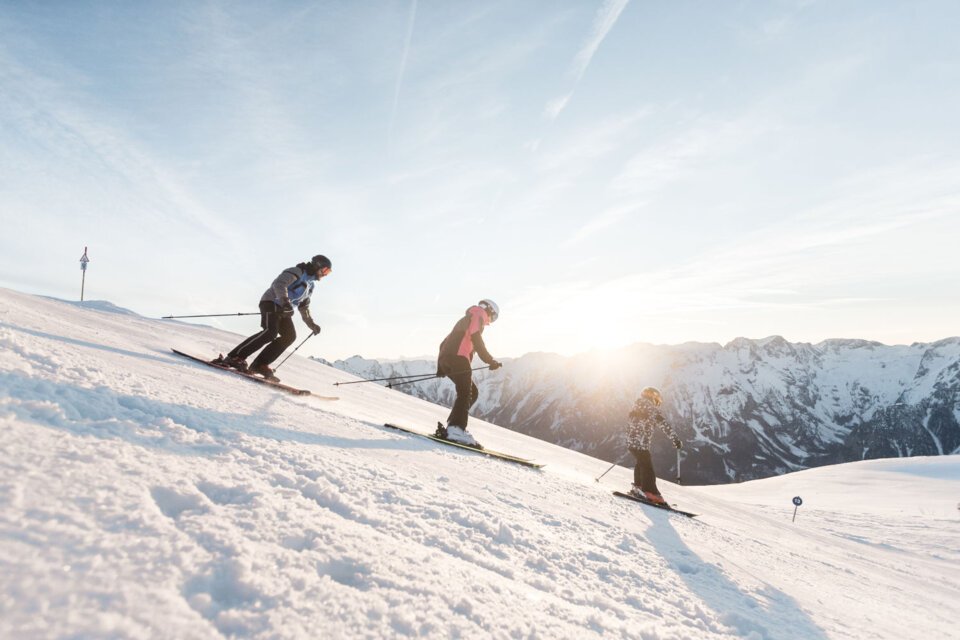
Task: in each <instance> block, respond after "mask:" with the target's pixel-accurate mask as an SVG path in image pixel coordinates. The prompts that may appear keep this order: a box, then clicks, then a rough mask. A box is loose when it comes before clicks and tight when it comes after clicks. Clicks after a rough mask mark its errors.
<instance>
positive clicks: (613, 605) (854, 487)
mask: <svg viewBox="0 0 960 640" xmlns="http://www.w3.org/2000/svg"><path fill="white" fill-rule="evenodd" d="M116 311H117V308H116V307H113V306H111V305H107V304H90V305H77V304H69V303H64V302H58V301H55V300H50V299H44V298H38V297H33V296H27V295H23V294H20V293H17V292H13V291H9V290H0V637H2V638H17V639H22V638H28V639H29V638H178V639H179V638H184V639H189V638H225V637H231V638H233V637H236V638H321V637H322V638H385V637H391V638H397V637H399V638H405V637H434V638H456V637H460V638H487V637H493V638H592V637H596V638H600V637H604V638H617V637H620V638H644V639H647V640H654V639H668V638H751V639H758V638H797V639H801V638H802V639H810V638H814V639H816V638H865V637H870V638H891V639H896V640H902V639H904V638H948V637H958V633H957V626H956V620H957V619H958V618H960V551H958V545H957V531H958V512H957V502H958V498H960V460H958V457H957V456H942V457H935V458H911V459H899V460H876V461H867V462H858V463H851V464H846V465H840V466H832V467H824V468H820V469H814V470H807V471H802V472H798V473H792V474H788V475H784V476H781V477H777V478H771V479H767V480H759V481H754V482H748V483H743V484H740V485H728V486H717V487H698V488H690V487H682V486H678V485H675V484H671V483H670V482H666V481H661V488H662V489H663V491H664V494H665V495H666V497H667V499H668V500H670V501H671V502H674V503H675V504H676V505H677V506H678V507H680V508H683V509H687V510H690V511H693V512H696V513H699V514H701V516H700V517H699V518H697V519H692V520H691V519H687V518H685V517H682V516H676V515H671V514H669V513H666V512H663V511H660V510H656V509H652V508H647V507H643V506H640V505H637V504H635V503H633V502H630V501H627V500H622V499H618V498H615V497H614V496H612V495H611V491H612V490H613V489H626V488H628V487H629V479H630V477H631V471H630V470H628V469H624V468H619V467H618V468H615V469H614V470H613V471H611V472H610V473H609V474H607V475H606V476H605V477H604V478H603V480H602V481H601V482H600V483H597V482H595V481H594V478H596V477H597V476H599V475H600V474H601V473H602V472H603V471H604V470H605V469H606V468H607V466H608V465H607V464H606V463H604V462H602V461H600V460H597V459H594V458H590V457H587V456H585V455H582V454H580V453H576V452H573V451H569V450H565V449H561V448H559V447H557V446H554V445H551V444H548V443H545V442H543V441H540V440H536V439H533V438H529V437H527V436H523V435H520V434H517V433H514V432H511V431H508V430H505V429H501V428H499V427H496V426H494V425H491V424H488V423H484V422H482V421H479V420H477V421H473V422H471V431H473V432H474V433H475V434H476V436H477V437H478V439H479V440H480V441H481V442H483V443H484V444H486V445H488V446H490V447H492V448H495V449H498V450H502V451H508V452H511V453H513V454H516V455H519V456H523V457H528V458H533V459H535V460H538V461H540V462H544V463H546V465H547V466H546V468H545V469H543V470H540V471H537V470H533V469H529V468H524V467H520V466H516V465H511V464H509V463H505V462H503V461H499V460H495V459H491V458H486V457H483V456H480V455H476V454H473V453H471V452H465V451H462V450H459V449H454V448H452V447H447V446H444V445H442V444H437V443H434V442H431V441H429V440H426V439H424V438H417V437H415V436H409V435H405V434H402V433H398V432H395V431H392V430H388V429H384V428H382V427H381V426H380V425H381V424H382V423H383V422H386V421H396V422H399V423H402V424H408V425H412V426H422V427H423V429H424V431H427V430H429V429H430V426H431V425H433V424H435V423H436V421H437V420H438V419H441V418H442V417H443V416H444V415H445V414H446V410H445V409H443V408H441V407H438V406H436V405H432V404H429V403H427V402H424V401H422V400H419V399H416V398H411V397H409V396H406V395H404V394H402V393H400V392H397V391H392V390H389V389H385V388H383V387H380V386H377V385H374V384H362V385H354V386H349V387H339V388H338V391H337V395H339V396H341V400H339V401H337V402H329V401H321V400H318V399H316V398H311V397H295V396H290V395H286V394H283V393H280V392H277V391H276V390H274V389H270V388H269V387H266V386H262V385H256V384H251V383H250V382H249V381H247V380H244V379H243V378H241V377H239V376H233V375H231V374H229V373H224V372H221V371H217V370H214V369H211V368H207V367H203V366H202V365H197V364H195V363H192V362H189V361H186V360H184V359H181V358H178V357H177V356H176V355H174V354H172V353H171V352H170V347H171V346H173V347H176V348H179V349H182V350H184V351H187V352H190V353H196V354H200V355H210V356H214V355H216V354H217V353H219V352H223V351H225V350H227V349H229V348H230V347H231V346H233V344H234V343H235V342H237V341H238V340H239V339H240V337H239V336H236V335H231V334H227V333H224V332H221V331H217V330H213V329H210V328H204V327H198V326H192V325H186V324H180V323H176V322H169V321H162V320H151V319H146V318H142V317H139V316H136V315H134V314H129V313H118V312H116ZM324 339H333V338H332V337H330V336H326V335H325V337H324ZM278 374H279V375H280V376H281V377H282V378H283V380H284V382H288V383H290V384H292V385H295V386H301V387H306V388H310V389H313V390H314V391H316V392H318V393H321V394H324V395H328V394H330V393H331V392H332V391H333V390H334V389H337V387H333V386H332V383H334V382H338V381H348V380H354V379H355V378H353V377H352V376H350V375H349V374H346V373H344V372H342V371H338V370H336V369H333V368H330V367H327V366H324V365H322V364H320V363H318V362H315V361H310V360H307V359H304V358H301V357H299V356H294V357H293V358H291V359H290V360H289V361H288V362H287V363H286V364H285V365H284V366H283V367H281V368H280V369H279V371H278ZM795 495H799V496H802V497H803V499H804V504H803V506H801V507H800V508H799V510H798V513H797V517H796V521H795V522H793V521H792V520H791V518H792V517H793V513H794V507H793V505H792V504H791V499H792V498H793V497H794V496H795Z"/></svg>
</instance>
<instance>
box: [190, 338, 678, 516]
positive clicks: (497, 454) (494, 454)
mask: <svg viewBox="0 0 960 640" xmlns="http://www.w3.org/2000/svg"><path fill="white" fill-rule="evenodd" d="M172 351H173V352H174V353H175V354H177V355H178V356H181V357H183V358H187V359H188V360H192V361H193V362H197V363H199V364H205V365H207V366H208V367H213V368H214V369H220V370H221V371H227V372H229V373H232V374H234V375H238V376H242V377H244V378H246V379H247V380H252V381H253V382H257V383H259V384H265V385H267V386H270V387H273V388H274V389H279V390H281V391H285V392H287V393H291V394H293V395H297V396H311V397H314V398H317V399H320V400H338V399H339V398H337V397H333V396H317V395H314V394H312V393H311V392H310V390H309V389H298V388H296V387H291V386H289V385H286V384H283V383H280V382H274V381H273V380H267V379H266V378H261V377H260V376H256V375H253V374H251V373H243V372H241V371H237V370H236V369H231V368H230V367H225V366H223V365H220V364H215V363H213V362H211V361H209V360H204V359H203V358H198V357H197V356H192V355H190V354H189V353H184V352H183V351H178V350H176V349H172ZM383 426H385V427H388V428H390V429H394V430H396V431H402V432H404V433H410V434H413V435H416V436H420V437H422V438H427V439H428V440H433V441H434V442H439V443H442V444H446V445H449V446H451V447H458V448H460V449H466V450H468V451H473V452H475V453H479V454H482V455H485V456H487V457H490V458H497V459H500V460H504V461H506V462H512V463H514V464H519V465H522V466H525V467H530V468H532V469H542V468H543V466H544V465H543V464H542V463H539V462H535V461H533V460H528V459H526V458H519V457H517V456H512V455H510V454H508V453H503V452H501V451H494V450H492V449H485V448H483V447H479V446H478V447H471V446H469V445H466V444H462V443H459V442H454V441H453V440H447V439H446V438H440V437H438V436H435V435H432V434H427V433H422V432H420V431H416V430H414V429H410V428H408V427H402V426H400V425H397V424H393V423H386V424H384V425H383ZM613 495H615V496H617V497H620V498H626V499H628V500H633V501H634V502H639V503H641V504H645V505H648V506H651V507H656V508H658V509H663V510H665V511H672V512H674V513H680V514H683V515H685V516H687V517H690V518H693V517H695V516H696V514H694V513H688V512H686V511H681V510H679V509H674V508H673V507H671V506H669V505H662V504H657V503H655V502H650V501H648V500H643V499H641V498H637V497H635V496H631V495H629V494H626V493H621V492H620V491H614V492H613Z"/></svg>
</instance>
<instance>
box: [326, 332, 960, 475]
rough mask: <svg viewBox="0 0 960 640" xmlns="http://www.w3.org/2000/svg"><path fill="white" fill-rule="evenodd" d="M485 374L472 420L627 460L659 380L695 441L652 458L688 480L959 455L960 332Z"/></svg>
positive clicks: (560, 360) (626, 356) (538, 356)
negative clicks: (638, 403)
mask: <svg viewBox="0 0 960 640" xmlns="http://www.w3.org/2000/svg"><path fill="white" fill-rule="evenodd" d="M329 364H332V365H333V366H334V367H336V368H338V369H341V370H343V371H346V372H349V373H352V374H355V375H357V376H360V377H363V378H367V379H372V378H388V377H394V376H410V375H416V374H426V375H429V374H431V373H434V372H435V369H436V364H435V362H434V361H432V360H428V359H415V360H392V361H379V360H371V359H365V358H362V357H360V356H354V357H351V358H348V359H346V360H337V361H335V362H332V363H329ZM475 381H476V382H477V385H478V387H479V389H480V397H479V399H478V401H477V403H476V404H475V405H474V407H473V409H472V410H471V415H474V416H477V417H479V418H482V419H484V420H487V421H490V422H493V423H496V424H498V425H501V426H504V427H508V428H510V429H513V430H515V431H518V432H520V433H523V434H526V435H531V436H535V437H537V438H540V439H542V440H546V441H548V442H551V443H555V444H559V445H562V446H564V447H567V448H569V449H573V450H576V451H580V452H583V453H587V454H589V455H591V456H594V457H598V458H601V459H604V460H607V461H609V462H621V463H623V464H628V465H632V459H631V458H630V456H629V454H628V453H627V452H626V435H625V428H626V424H627V414H628V413H629V411H630V408H631V407H632V405H633V402H634V401H635V399H636V398H637V397H638V395H639V392H640V390H641V389H642V388H643V387H645V386H656V387H659V388H660V389H661V391H662V393H663V398H664V403H663V411H664V415H665V416H666V418H667V419H668V420H669V421H670V422H671V424H672V425H673V426H674V428H675V429H676V431H677V432H678V433H679V434H680V436H681V438H682V439H683V441H684V443H685V444H684V447H683V450H682V452H681V455H680V456H677V455H676V452H675V451H674V449H673V447H672V445H671V444H670V442H669V441H668V439H667V438H666V437H665V436H663V435H657V434H655V436H654V443H653V456H654V461H655V466H656V468H657V471H658V473H659V475H661V476H662V477H666V478H669V479H671V480H673V479H676V478H677V477H679V478H680V479H681V481H683V482H686V483H691V484H716V483H729V482H740V481H743V480H753V479H758V478H764V477H769V476H775V475H780V474H783V473H787V472H790V471H797V470H801V469H806V468H810V467H817V466H821V465H826V464H835V463H840V462H850V461H855V460H864V459H875V458H887V457H907V456H928V455H944V454H950V453H958V452H960V422H958V420H960V407H958V404H957V400H958V396H960V338H958V337H952V338H947V339H944V340H940V341H937V342H932V343H914V344H911V345H909V346H908V345H895V346H889V345H884V344H881V343H878V342H869V341H865V340H826V341H824V342H820V343H817V344H809V343H791V342H788V341H787V340H785V339H784V338H782V337H780V336H772V337H768V338H764V339H760V340H753V339H747V338H737V339H735V340H733V341H731V342H729V343H728V344H725V345H720V344H717V343H685V344H682V345H672V346H668V345H651V344H643V343H640V344H634V345H631V346H629V347H625V348H622V349H618V350H613V351H606V352H593V353H588V354H582V355H577V356H570V357H565V356H560V355H556V354H549V353H531V354H527V355H524V356H522V357H520V358H515V359H505V360H504V367H503V368H502V369H501V370H499V371H495V372H490V371H487V370H480V371H477V372H476V373H475ZM399 382H402V380H400V381H399ZM380 384H386V382H380ZM396 389H397V390H398V391H403V392H405V393H408V394H410V395H413V396H417V397H419V398H423V399H425V400H428V401H430V402H435V403H439V404H442V405H446V406H450V405H451V404H452V402H453V397H454V389H453V384H452V383H451V382H450V381H449V380H446V379H432V380H427V381H424V382H418V383H413V384H406V385H397V386H396ZM678 466H679V469H678Z"/></svg>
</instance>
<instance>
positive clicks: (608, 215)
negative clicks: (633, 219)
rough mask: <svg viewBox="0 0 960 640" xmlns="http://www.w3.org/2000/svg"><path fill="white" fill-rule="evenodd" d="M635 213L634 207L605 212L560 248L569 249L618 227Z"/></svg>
mask: <svg viewBox="0 0 960 640" xmlns="http://www.w3.org/2000/svg"><path fill="white" fill-rule="evenodd" d="M635 211H636V208H635V207H633V206H629V207H619V208H615V209H610V210H608V211H604V212H603V213H601V214H600V215H599V216H597V217H595V218H591V220H590V221H589V222H587V224H585V225H583V226H582V227H580V228H579V229H578V230H577V231H576V232H575V233H574V234H573V235H572V236H570V237H569V238H567V239H566V240H564V241H563V242H561V243H560V248H561V249H569V248H570V247H573V246H575V245H578V244H580V243H581V242H583V241H584V240H586V239H587V238H589V237H590V236H592V235H595V234H597V233H599V232H601V231H603V230H604V229H608V228H610V227H613V226H616V225H617V223H619V222H620V221H622V220H623V219H624V218H626V217H627V216H628V215H630V214H631V213H634V212H635Z"/></svg>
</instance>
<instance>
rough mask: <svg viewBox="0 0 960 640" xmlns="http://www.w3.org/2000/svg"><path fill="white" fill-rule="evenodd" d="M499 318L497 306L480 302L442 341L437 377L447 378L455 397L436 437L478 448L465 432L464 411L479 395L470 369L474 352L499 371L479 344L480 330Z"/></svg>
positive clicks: (489, 301) (470, 309)
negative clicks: (454, 387)
mask: <svg viewBox="0 0 960 640" xmlns="http://www.w3.org/2000/svg"><path fill="white" fill-rule="evenodd" d="M499 316H500V307H498V306H497V304H496V303H495V302H494V301H493V300H488V299H486V298H485V299H483V300H481V301H480V302H478V303H477V304H475V305H474V306H472V307H470V308H469V309H467V311H466V313H465V314H464V316H463V317H462V318H460V320H458V321H457V324H455V325H454V326H453V330H452V331H451V332H450V335H448V336H447V337H446V338H444V340H443V342H442V343H440V354H439V355H438V356H437V375H438V376H440V377H441V378H450V379H451V380H452V381H453V384H454V385H456V387H457V398H456V400H455V401H454V403H453V408H451V409H450V416H449V417H448V418H447V426H446V427H444V426H443V423H438V424H437V433H436V435H437V437H438V438H445V439H447V440H452V441H453V442H459V443H460V444H465V445H467V446H470V447H477V448H482V447H481V446H480V443H478V442H477V440H476V438H474V437H473V435H472V434H470V433H467V411H468V410H469V409H470V407H472V406H473V403H474V402H476V401H477V397H478V396H479V392H478V391H477V385H476V384H474V382H473V376H472V371H471V370H470V368H471V364H472V361H473V354H474V352H476V353H477V355H479V356H480V359H481V360H483V361H484V362H486V363H487V364H488V365H490V370H491V371H495V370H497V369H499V368H500V367H501V366H503V365H502V364H500V363H499V362H498V361H497V360H496V359H494V357H493V356H491V355H490V352H489V351H487V347H486V345H484V344H483V328H484V327H485V326H487V325H488V324H490V323H491V322H495V321H496V319H497V318H498V317H499Z"/></svg>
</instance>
